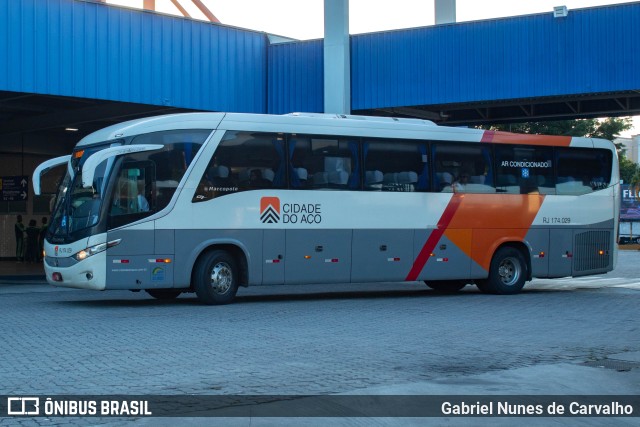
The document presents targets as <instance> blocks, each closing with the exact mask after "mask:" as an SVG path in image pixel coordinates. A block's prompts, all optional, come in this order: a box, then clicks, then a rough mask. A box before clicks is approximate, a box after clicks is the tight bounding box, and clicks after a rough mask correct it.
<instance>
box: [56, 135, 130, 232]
mask: <svg viewBox="0 0 640 427" xmlns="http://www.w3.org/2000/svg"><path fill="white" fill-rule="evenodd" d="M121 143H122V142H116V143H113V142H111V143H108V144H102V145H98V146H94V147H91V148H87V149H84V150H82V149H79V150H76V151H74V153H73V156H72V157H71V166H70V167H69V168H67V173H66V175H65V177H64V179H63V180H62V183H61V184H60V187H59V188H58V195H57V197H56V205H55V207H54V209H53V213H52V219H51V225H50V227H49V238H50V240H52V241H57V242H61V241H62V240H64V238H65V237H66V236H68V235H70V234H73V233H75V232H76V231H79V230H82V229H85V228H89V227H91V226H93V225H95V224H97V222H98V220H99V218H100V215H99V212H100V207H101V205H102V200H103V197H102V195H103V193H104V189H105V184H106V180H105V177H106V176H107V174H108V171H109V168H110V167H111V165H112V163H113V160H112V159H108V160H105V161H104V162H102V163H101V164H100V165H99V166H98V168H96V173H95V176H94V181H93V186H92V187H91V188H83V187H82V165H83V164H84V162H85V161H86V160H87V159H88V158H89V157H90V156H91V155H92V154H94V153H97V152H98V151H100V150H103V149H105V148H108V147H112V146H115V145H119V144H121Z"/></svg>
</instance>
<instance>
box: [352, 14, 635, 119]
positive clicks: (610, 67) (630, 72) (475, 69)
mask: <svg viewBox="0 0 640 427" xmlns="http://www.w3.org/2000/svg"><path fill="white" fill-rule="evenodd" d="M638 22H640V3H630V4H623V5H616V6H610V7H598V8H590V9H580V10H570V11H569V15H568V17H566V18H557V19H554V18H553V14H552V13H550V12H549V13H545V14H539V15H529V16H522V17H515V18H507V19H495V20H486V21H477V22H470V23H463V24H452V25H441V26H434V27H425V28H418V29H410V30H399V31H390V32H383V33H374V34H364V35H357V36H352V38H351V54H352V57H351V58H352V62H351V67H352V68H351V70H352V108H353V109H354V110H358V109H370V108H383V107H396V106H411V105H428V104H447V103H458V102H473V101H484V100H496V99H498V100H499V99H505V100H506V99H517V98H529V97H542V96H563V95H578V94H586V93H598V92H613V91H622V90H633V89H638V88H640V73H637V70H638V69H640V26H638V25H637V23H638Z"/></svg>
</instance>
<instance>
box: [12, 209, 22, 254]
mask: <svg viewBox="0 0 640 427" xmlns="http://www.w3.org/2000/svg"><path fill="white" fill-rule="evenodd" d="M13 230H14V232H15V235H16V259H17V260H18V262H22V261H24V237H25V234H24V230H25V229H24V224H23V223H22V215H18V216H17V217H16V223H15V225H14V226H13Z"/></svg>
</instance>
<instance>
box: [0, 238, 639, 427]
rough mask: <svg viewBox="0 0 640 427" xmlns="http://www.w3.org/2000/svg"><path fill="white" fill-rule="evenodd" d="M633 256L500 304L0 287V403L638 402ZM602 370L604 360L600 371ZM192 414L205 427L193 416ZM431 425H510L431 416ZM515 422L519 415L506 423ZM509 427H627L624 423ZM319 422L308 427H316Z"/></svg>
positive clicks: (413, 290) (376, 296)
mask: <svg viewBox="0 0 640 427" xmlns="http://www.w3.org/2000/svg"><path fill="white" fill-rule="evenodd" d="M639 257H640V252H636V251H633V252H631V251H629V252H621V254H620V257H619V261H618V266H617V268H616V270H614V271H613V272H611V273H609V274H607V275H602V276H592V277H584V278H576V279H572V278H566V279H559V280H536V281H534V282H532V283H530V284H528V285H527V286H526V287H525V289H524V291H523V292H522V293H521V294H519V295H514V296H493V295H483V294H480V293H479V292H478V290H477V289H476V288H475V287H474V286H467V287H466V288H465V289H464V290H463V291H462V292H460V293H459V294H456V295H439V294H437V293H435V292H433V291H431V290H430V289H428V288H427V287H426V286H425V285H424V284H422V283H382V284H355V285H348V284H342V285H322V286H307V285H305V286H299V287H297V286H268V287H254V288H249V289H241V290H240V292H239V294H238V299H237V302H236V303H234V304H231V305H227V306H203V305H200V304H199V303H198V301H197V300H196V298H195V296H194V295H183V296H181V297H180V298H178V299H177V300H175V301H169V302H166V301H157V300H154V299H152V298H150V297H149V296H148V295H147V294H146V293H143V292H141V293H132V292H124V291H111V292H94V291H83V290H69V289H59V288H53V287H51V286H48V285H45V284H41V283H38V282H37V281H35V282H27V283H24V282H23V283H7V282H5V283H0V307H2V309H1V310H0V322H2V325H4V331H3V333H2V335H3V337H2V340H0V379H1V380H0V395H10V396H24V395H64V394H71V395H105V394H118V395H119V394H122V395H180V396H186V395H271V396H279V395H320V396H325V395H336V394H363V395H398V394H399V395H403V394H406V395H421V394H447V395H449V394H450V395H461V394H472V395H491V394H498V395H499V394H512V395H517V394H541V395H546V394H549V395H567V394H569V395H572V394H575V395H582V394H607V395H608V394H612V395H613V394H626V395H632V396H638V395H640V319H639V313H640V311H639V310H638V307H639V303H640V292H639V291H640V278H639V277H640V275H639V274H638V273H639V272H640V263H639V262H638V258H639ZM614 362H616V363H617V364H616V363H614ZM205 420H206V423H203V421H205ZM427 420H430V424H434V425H477V424H482V425H513V421H514V419H504V418H502V419H495V418H492V419H478V418H466V419H461V418H431V419H427ZM519 420H522V419H519ZM525 420H526V422H518V423H517V424H519V425H549V423H550V422H551V424H553V425H612V424H610V423H607V422H614V423H615V424H616V425H639V424H640V421H639V420H638V418H635V419H634V418H616V419H608V420H607V419H603V418H558V419H555V418H546V419H545V418H543V419H532V418H527V419H525ZM323 421H324V422H323ZM424 422H425V419H423V418H417V419H416V418H362V417H355V418H353V417H346V418H329V419H322V418H245V417H236V418H225V419H203V418H180V419H176V418H162V419H160V418H146V419H145V418H117V419H114V418H79V417H70V418H69V417H65V418H56V417H53V418H46V417H36V418H8V417H6V418H2V419H0V425H25V426H28V425H104V424H106V425H125V424H140V425H180V424H184V425H203V424H208V425H300V424H305V425H327V423H329V424H332V425H422V424H424Z"/></svg>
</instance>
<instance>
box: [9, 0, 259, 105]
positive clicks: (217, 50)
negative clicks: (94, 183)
mask: <svg viewBox="0 0 640 427" xmlns="http://www.w3.org/2000/svg"><path fill="white" fill-rule="evenodd" d="M266 69H267V39H266V36H265V35H264V34H262V33H257V32H253V31H244V30H240V29H236V28H230V27H224V26H221V25H212V24H208V23H205V22H198V21H193V20H188V19H181V18H177V17H171V16H166V15H161V14H156V13H151V12H145V11H139V10H134V9H126V8H119V7H112V6H107V5H104V4H98V3H94V2H87V1H80V0H47V1H42V0H2V1H0V90H6V91H15V92H36V93H44V94H53V95H63V96H76V97H87V98H98V99H106V100H115V101H124V102H136V103H145V104H156V105H167V106H174V107H182V108H193V109H203V110H222V111H237V112H255V113H264V112H266V106H267V99H266V93H267V92H266V87H267V83H266V75H267V72H266Z"/></svg>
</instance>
